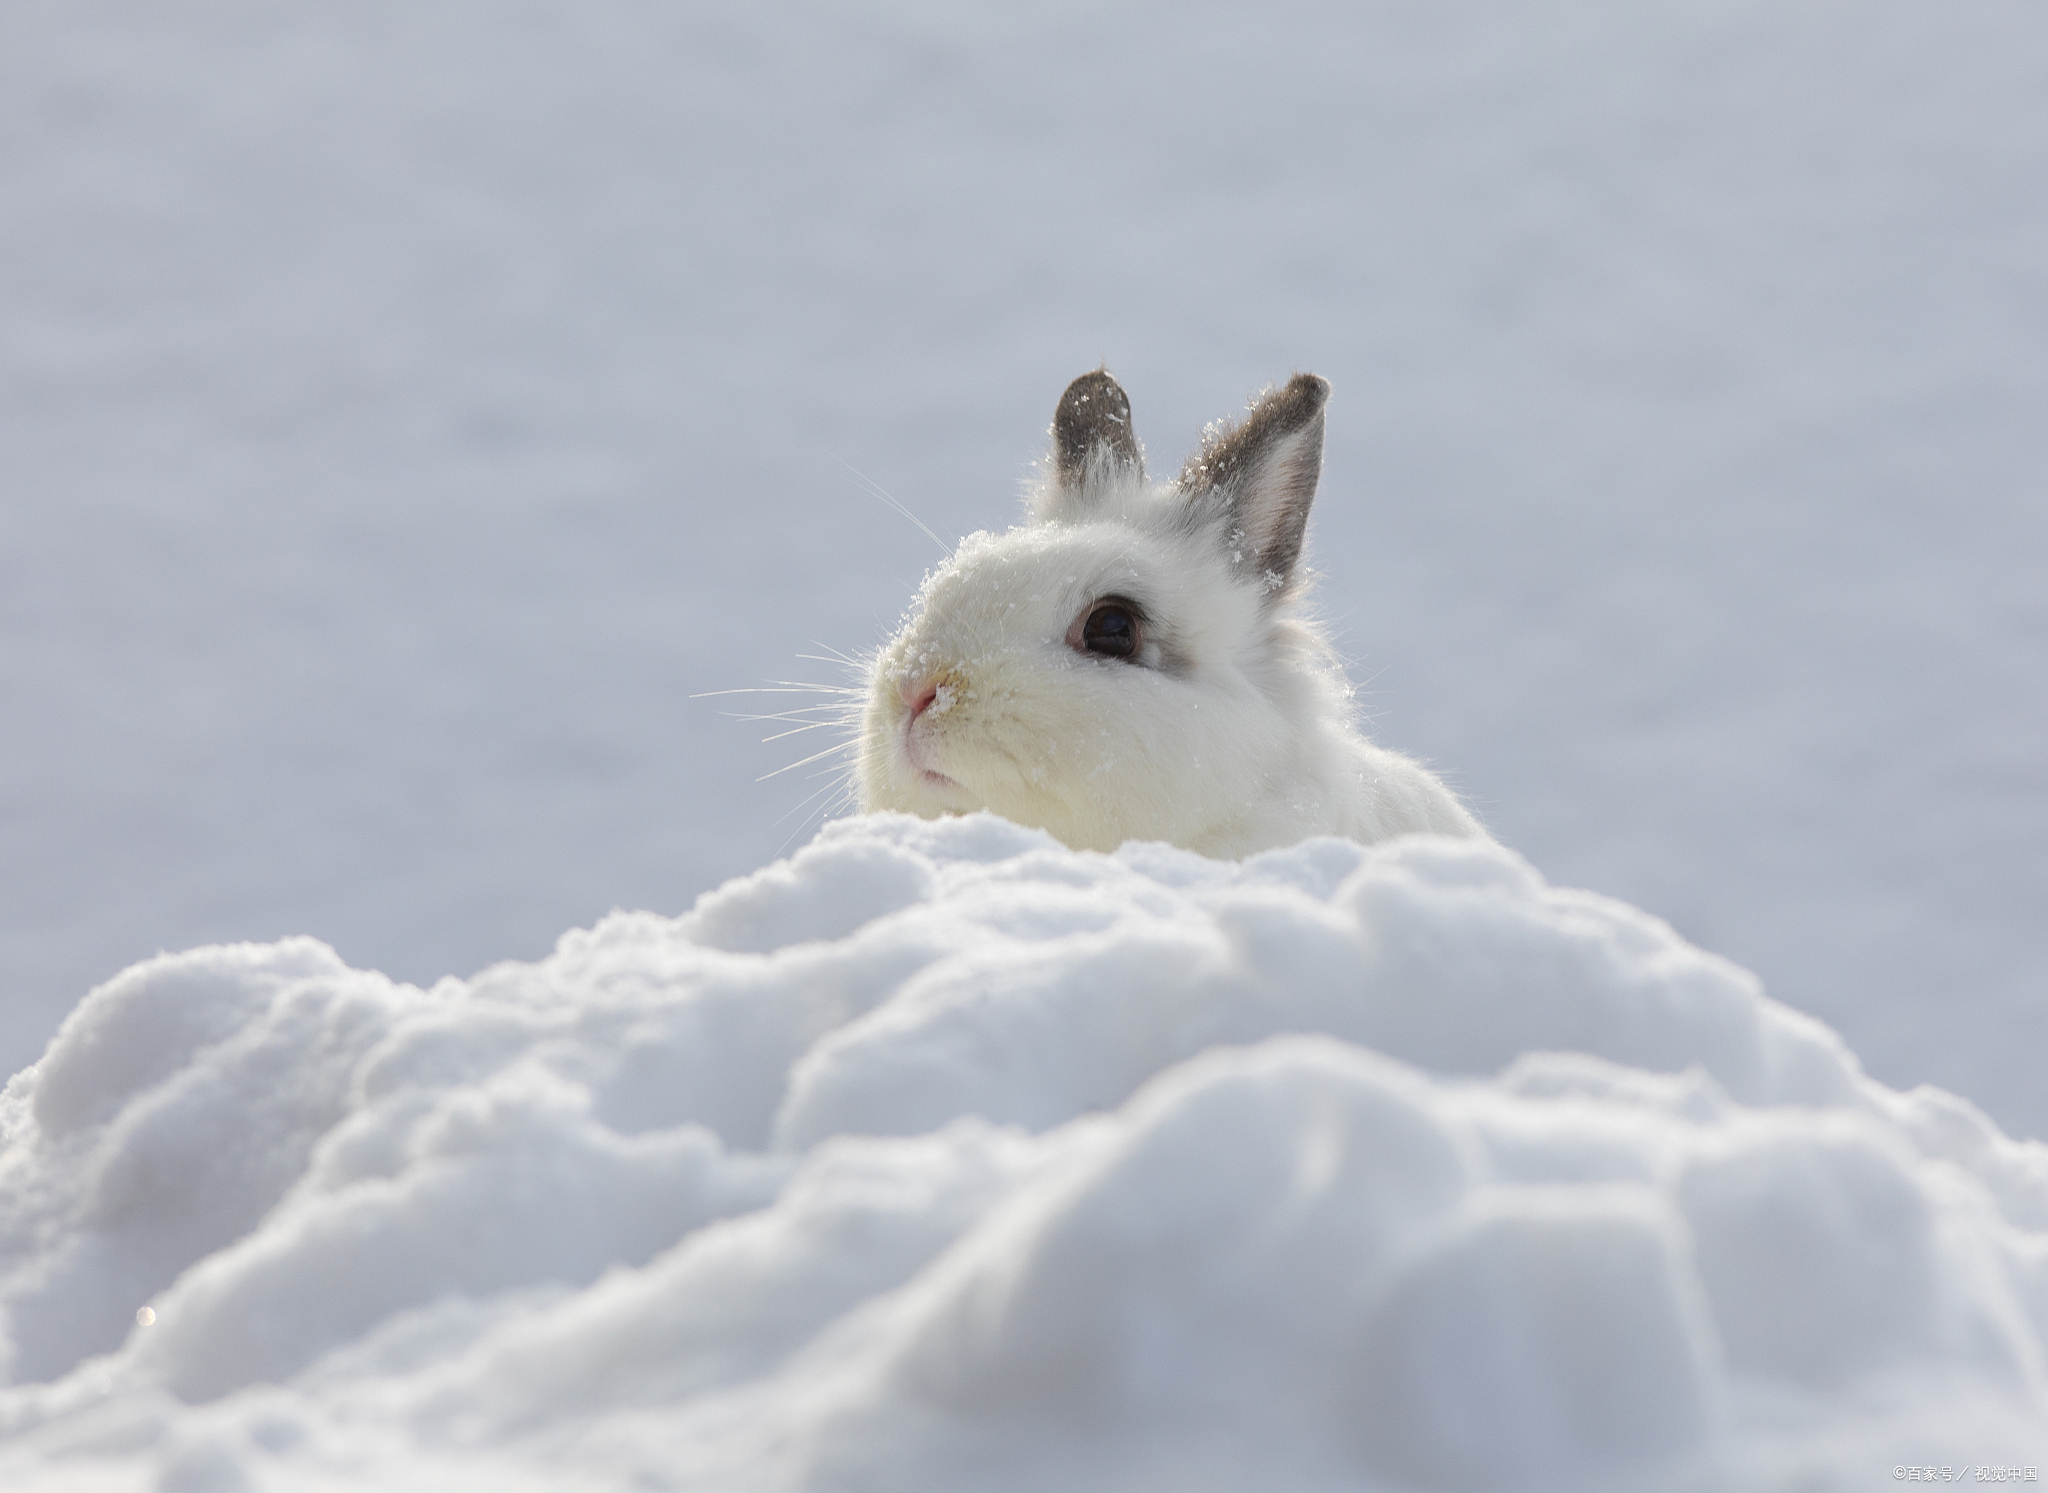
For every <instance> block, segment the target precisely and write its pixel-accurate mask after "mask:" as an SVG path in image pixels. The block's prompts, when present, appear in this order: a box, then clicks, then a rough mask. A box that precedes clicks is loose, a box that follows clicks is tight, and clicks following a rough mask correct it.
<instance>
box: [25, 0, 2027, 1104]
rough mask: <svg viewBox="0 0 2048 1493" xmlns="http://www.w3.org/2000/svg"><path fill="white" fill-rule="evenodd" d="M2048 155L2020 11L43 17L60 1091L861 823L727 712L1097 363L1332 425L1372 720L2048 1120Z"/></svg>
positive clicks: (41, 115)
mask: <svg viewBox="0 0 2048 1493" xmlns="http://www.w3.org/2000/svg"><path fill="white" fill-rule="evenodd" d="M2044 99H2048V7H2043V6H2041V5H2039V4H2032V3H2023V0H1941V3H1938V4H1931V3H1927V0H1853V3H1851V0H1725V3H1716V4H1712V5H1698V4H1680V3H1675V0H1524V3H1517V4H1513V5H1499V4H1478V5H1476V4H1471V3H1456V0H1451V3H1431V4H1422V3H1416V0H1341V3H1340V0H1270V3H1264V4H1259V5H1244V4H1228V5H1226V4H1216V3H1210V0H1176V3H1171V4H1169V3H1165V0H1133V3H1128V4H1109V5H1105V4H1101V3H1097V0H1088V3H1080V0H1035V3H1033V4H1030V5H1013V6H998V5H937V4H932V3H929V0H831V3H824V0H789V3H783V0H773V3H762V4H756V5H746V6H732V5H727V6H715V5H675V4H670V3H665V0H579V3H576V4H557V5H539V4H532V3H526V0H510V3H508V0H435V3H433V4H430V5H421V4H418V3H415V0H350V3H348V4H345V5H312V6H287V5H278V4H274V3H267V0H180V3H179V4H176V5H163V4H160V3H152V0H10V3H8V4H6V5H4V6H0V141H4V142H5V148H4V149H0V473H4V483H5V491H4V498H0V502H4V515H0V713H4V717H0V887H4V888H5V889H6V896H5V897H4V898H0V1075H4V1074H5V1073H7V1072H11V1071H12V1069H13V1068H15V1067H17V1066H20V1065H23V1064H26V1063H29V1062H31V1061H33V1060H34V1059H35V1057H36V1056H37V1054H38V1053H40V1052H41V1051H42V1049H43V1046H44V1044H45V1043H46V1042H47V1040H48V1038H49V1036H50V1034H51V1033H52V1032H54V1031H55V1030H56V1027H57V1024H58V1022H59V1021H60V1020H62V1019H63V1017H64V1016H65V1014H66V1013H67V1012H68V1011H69V1010H70V1009H71V1008H72V1007H73V1006H74V1005H75V1004H76V1003H77V1001H78V999H79V998H80V996H81V995H82V994H83V992H84V991H86V990H87V989H88V988H90V987H91V986H93V985H95V984H98V983H99V982H101V981H103V980H105V979H107V978H109V977H110V976H111V975H113V974H114V973H115V972H116V971H117V970H119V969H121V968H122V967H123V966H125V965H127V964H130V963H132V962H133V961H135V960H137V959H140V958H143V957H146V956H147V955H149V954H152V953H154V952H156V951H157V950H159V949H182V948H189V947H191V946H193V945H195V944H200V943H207V942H214V941H221V940H241V939H272V938H277V937H281V936H283V935H287V934H297V933H312V934H315V935H317V936H319V937H321V938H323V939H325V940H327V941H328V942H330V943H331V944H333V945H334V946H335V947H336V948H337V949H338V950H339V951H340V952H341V953H342V954H343V955H344V956H345V957H346V958H347V959H348V961H349V962H350V963H351V964H355V965H359V966H366V967H368V966H374V967H376V968H380V969H383V970H386V971H388V972H390V973H392V974H393V975H394V976H396V977H398V978H401V979H406V980H411V981H414V982H417V983H423V984H426V983H431V982H432V981H434V980H435V979H437V978H439V977H440V976H441V975H443V974H449V973H454V974H468V973H471V972H473V971H475V970H477V969H479V968H481V967H483V966H484V965H485V964H487V963H489V962H491V961H493V960H497V959H503V958H510V957H517V958H535V957H538V956H539V955H541V954H542V953H544V952H545V951H546V949H547V948H548V946H549V942H550V940H552V939H553V938H554V937H555V935H556V934H557V933H559V932H560V931H561V930H562V929H564V928H568V927H574V926H578V925H581V924H588V923H590V922H592V921H594V920H595V919H597V918H598V917H600V916H602V915H603V914H604V913H605V912H606V911H607V910H608V909H610V908H613V907H626V908H635V907H645V908H653V909H656V910H659V911H663V912H670V913H673V912H679V911H681V910H682V909H684V908H686V907H688V906H689V905H690V904H691V902H692V900H693V899H694V898H695V897H696V895H697V894H698V893H700V892H702V891H703V890H704V889H706V888H708V887H711V886H715V885H717V884H718V883H719V882H721V881H723V880H724V879H726V878H727V877H729V876H733V875H736V874H740V873H742V872H747V871H751V870H753V869H754V868H756V867H759V866H761V865H763V864H765V863H766V862H768V861H770V860H772V859H774V858H776V857H777V856H778V855H781V854H784V853H786V851H787V849H788V848H790V847H793V846H795V845H800V844H802V843H804V841H805V839H807V838H808V831H807V830H805V831H800V832H798V833H797V834H796V835H795V837H794V838H793V839H791V838H787V837H789V836H790V835H791V832H792V831H793V830H796V829H797V828H798V826H799V825H801V824H802V822H803V816H804V814H805V813H807V812H809V811H808V810H807V809H798V808H797V807H796V806H797V805H798V804H799V803H800V802H801V801H802V800H803V799H804V797H805V796H806V795H807V794H809V793H810V792H811V791H812V790H813V789H814V788H817V787H819V786H821V784H820V783H817V782H810V781H805V780H804V778H803V774H802V773H793V774H790V775H787V776H784V777H781V778H776V779H772V780H770V781H768V782H765V783H761V784H758V785H757V784H755V782H754V779H755V778H757V777H758V776H760V775H761V774H763V773H766V772H767V771H769V770H770V769H772V768H776V767H781V766H783V765H784V764H785V763H788V762H791V761H794V760H796V759H797V758H798V757H801V756H804V755H806V753H805V751H803V750H796V749H794V748H795V746H796V742H788V743H783V744H780V745H778V746H775V747H770V748H763V747H762V746H761V745H760V744H759V737H760V736H761V735H762V734H763V732H761V731H760V730H757V729H752V728H748V727H744V726H739V725H736V724H734V723H733V722H731V721H729V720H727V719H724V718H723V717H722V716H721V715H720V713H719V711H720V709H721V708H731V707H732V706H733V704H734V702H732V701H724V702H718V701H697V702H692V701H690V700H689V699H688V698H687V697H688V696H690V695H692V694H694V693H697V692H702V691H711V690H720V689H734V688H741V687H745V686H752V685H758V684H763V683H767V682H770V681H774V680H779V679H791V678H796V679H801V680H811V679H819V680H822V681H824V682H827V683H837V682H841V680H840V676H839V675H838V673H837V672H836V671H835V669H834V666H833V665H831V664H829V663H815V662H810V661H805V660H804V659H802V658H801V657H800V656H801V655H811V654H821V653H825V652H828V651H829V650H835V649H836V650H840V651H844V652H855V651H858V650H860V649H863V648H867V647H871V646H874V645H875V644H878V643H879V642H881V641H882V640H883V639H884V638H886V637H887V636H888V634H889V632H890V631H891V629H892V626H893V623H894V621H895V619H896V617H897V616H898V614H899V613H900V611H901V609H902V607H903V606H904V604H905V603H906V601H907V600H908V598H909V597H910V595H911V593H912V592H913V591H914V589H915V588H916V584H917V581H918V577H919V575H920V573H921V572H922V571H923V570H924V568H925V567H926V566H927V565H929V564H930V563H932V561H933V560H934V558H935V556H936V551H935V550H934V548H933V547H932V545H931V544H930V543H929V542H928V541H927V539H926V538H925V537H924V536H923V535H922V534H920V533H919V532H918V531H917V530H916V529H915V528H914V527H913V526H912V525H911V524H909V523H907V522H904V521H903V520H901V519H900V518H899V517H898V516H896V515H895V514H894V513H892V512H890V511H889V510H888V508H887V507H886V506H885V505H884V504H882V503H881V502H879V501H877V500H875V499H874V498H872V497H871V496H870V495H869V494H868V493H867V492H866V491H865V490H864V487H863V484H862V481H861V479H860V477H857V476H855V475H854V472H852V471H849V467H850V468H853V469H856V470H857V471H858V473H860V474H861V475H862V476H864V477H866V478H869V479H872V480H873V481H874V482H875V483H877V484H879V485H880V486H881V487H883V488H885V489H887V490H888V492H889V493H890V494H892V495H893V496H894V497H895V498H896V499H898V500H900V501H901V502H903V503H904V504H905V505H907V506H908V507H909V508H911V509H912V510H913V511H915V512H916V513H917V514H918V515H919V516H920V517H921V518H922V519H923V520H924V521H925V522H926V523H927V524H929V525H930V526H931V528H932V529H933V530H934V531H935V532H936V533H937V534H938V535H940V536H941V537H942V538H943V539H945V540H946V541H949V542H950V541H951V540H953V539H954V538H955V537H956V536H958V535H960V534H963V533H967V532H969V531H971V530H974V529H978V528H983V527H988V526H1000V525H1002V524H1004V523H1006V522H1008V521H1009V520H1010V519H1011V518H1012V517H1013V516H1014V515H1015V513H1016V502H1015V498H1016V488H1017V484H1018V481H1019V480H1020V478H1021V477H1022V476H1023V474H1024V472H1025V470H1026V468H1027V465H1028V463H1029V462H1030V461H1031V460H1032V458H1033V457H1035V456H1036V455H1037V454H1038V452H1039V450H1040V449H1041V447H1042V444H1043V442H1044V439H1045V432H1046V426H1047V422H1048V421H1049V420H1050V418H1051V414H1052V408H1053V403H1054V400H1055V399H1056V398H1057V397H1058V394H1059V391H1060V389H1061V388H1062V387H1063V386H1064V385H1065V383H1066V382H1067V380H1068V379H1070V378H1072V377H1073V376H1074V375H1075V374H1077V373H1079V372H1081V371H1082V370H1084V369H1087V368H1091V367H1094V366H1095V365H1096V364H1097V363H1098V361H1100V360H1103V359H1107V360H1108V362H1109V365H1110V367H1111V368H1112V369H1113V370H1114V371H1115V373H1116V374H1117V375H1118V376H1119V377H1120V378H1121V379H1122V381H1123V383H1124V385H1125V387H1126V388H1127V389H1128V390H1129V391H1130V394H1131V397H1132V399H1133V401H1134V404H1135V409H1136V418H1137V422H1138V428H1139V430H1140V432H1141V433H1142V434H1143V435H1144V436H1145V438H1146V440H1147V441H1148V442H1149V443H1150V447H1151V452H1152V455H1153V460H1154V464H1155V466H1157V465H1160V464H1162V463H1170V462H1171V461H1172V460H1174V459H1176V458H1178V456H1179V455H1180V454H1181V453H1182V452H1184V451H1185V450H1187V449H1188V448H1189V447H1190V446H1191V445H1192V444H1193V442H1194V440H1195V437H1196V435H1197V433H1198V432H1199V430H1200V429H1201V427H1202V425H1203V424H1204V423H1205V422H1207V421H1210V420H1213V419H1215V418H1217V417H1218V416H1221V415H1224V414H1226V413H1228V412H1230V411H1231V410H1233V409H1234V408H1236V407H1238V404H1239V401H1241V400H1242V399H1243V398H1244V397H1245V396H1246V395H1247V394H1249V393H1250V392H1251V391H1253V390H1255V389H1257V388H1259V387H1261V386H1262V385H1264V384H1266V383H1267V382H1269V381H1271V380H1275V379H1281V378H1285V377H1286V376H1287V375H1288V374H1289V373H1290V372H1291V371H1293V370H1295V369H1305V370H1312V371H1314V372H1317V373H1321V374H1323V375H1325V376H1327V377H1328V378H1330V379H1331V380H1332V382H1333V384H1334V387H1335V394H1334V397H1333V401H1332V404H1331V412H1330V426H1329V447H1328V467H1327V473H1326V477H1325V481H1324V487H1323V493H1322V496H1321V498H1320V499H1319V500H1318V503H1317V509H1316V513H1315V516H1314V521H1313V524H1312V527H1311V535H1310V539H1311V553H1310V559H1311V561H1312V562H1313V564H1314V565H1315V566H1316V568H1317V569H1318V570H1320V571H1321V572H1322V573H1323V576H1324V579H1323V580H1322V582H1321V583H1320V590H1319V595H1320V598H1321V605H1322V609H1323V611H1324V612H1325V614H1326V615H1327V616H1328V617H1329V618H1330V619H1331V620H1332V621H1333V622H1334V623H1335V625H1336V626H1337V628H1338V631H1339V638H1340V642H1341V645H1342V647H1343V648H1344V649H1345V651H1346V653H1347V654H1348V655H1349V656H1350V657H1351V658H1352V659H1353V660H1354V663H1353V669H1352V673H1353V677H1354V678H1355V679H1356V680H1357V681H1358V682H1359V683H1360V685H1361V686H1362V687H1363V688H1364V689H1365V690H1366V691H1367V694H1366V695H1365V696H1364V700H1363V703H1364V704H1365V706H1366V708H1367V710H1368V711H1369V712H1370V714H1371V715H1372V716H1373V727H1372V729H1373V732H1374V734H1375V735H1376V737H1378V739H1380V740H1382V741H1383V742H1385V743H1386V744H1387V745H1389V746H1392V747H1395V748H1398V749H1402V750H1406V751H1410V752H1413V753H1416V754H1419V755H1421V756H1423V757H1425V758H1428V759H1429V760H1430V761H1431V762H1432V763H1433V764H1434V765H1435V766H1437V767H1438V768H1439V769H1440V770H1442V771H1444V772H1446V773H1447V774H1449V775H1450V777H1451V778H1452V779H1453V781H1454V782H1455V783H1456V785H1457V786H1459V787H1460V788H1461V789H1463V790H1464V791H1466V792H1467V793H1468V794H1469V795H1470V797H1471V798H1472V800H1473V802H1474V804H1475V807H1477V809H1478V810H1479V812H1480V814H1481V815H1482V817H1483V818H1484V819H1485V820H1486V821H1487V823H1488V825H1489V826H1490V827H1491V828H1492V829H1493V830H1494V831H1495V832H1496V833H1497V834H1498V835H1499V836H1500V837H1501V838H1502V839H1503V840H1505V841H1506V842H1507V843H1509V844H1511V845H1513V846H1515V847H1516V848H1517V849H1519V850H1520V851H1522V852H1523V853H1524V854H1526V855H1528V856H1529V857H1530V859H1532V860H1533V861H1534V862H1535V863H1536V864H1537V865H1539V866H1540V867H1542V868H1543V869H1544V871H1545V873H1546V874H1548V875H1550V876H1552V877H1554V878H1555V879H1557V880H1560V881H1564V882H1569V883H1572V884H1576V885H1586V886H1592V887H1596V888H1598V889H1600V890H1602V891H1604V892H1608V893H1611V894H1613V895H1616V896H1620V897H1624V898H1626V899H1627V900H1629V901H1630V902H1633V903H1635V904H1637V905H1639V906H1642V907H1644V908H1647V909H1649V910H1650V911H1652V912H1655V913H1657V914H1659V915H1661V916H1664V917H1666V918H1668V919H1670V920H1671V921H1672V922H1673V923H1674V925H1675V926H1677V927H1678V928H1679V929H1680V930H1681V931H1682V932H1683V933H1685V934H1686V936H1688V937H1689V938H1691V939H1692V940H1694V941H1695V942H1697V943H1700V944H1702V945H1703V946H1705V947H1708V948H1712V949H1714V950H1716V951H1718V952H1721V953H1725V954H1727V955H1729V956H1730V957H1732V958H1735V959H1737V960H1739V961H1740V962H1741V963H1743V964H1745V965H1747V966H1749V967H1750V968H1752V969H1754V970H1756V971H1757V972H1758V974H1759V975H1760V976H1761V977H1762V979H1763V980H1764V981H1765V983H1766V985H1767V986H1768V988H1769V989H1770V990H1771V992H1772V993H1773V994H1774V995H1775V996H1777V997H1779V998H1780V999H1783V1000H1786V1001H1788V1002H1789V1003H1791V1004H1793V1005H1796V1006H1799V1007H1800V1008H1802V1009H1805V1010H1808V1011H1811V1012H1813V1013H1815V1014H1817V1015H1819V1016H1820V1017H1822V1018H1823V1019H1824V1020H1826V1021H1827V1022H1828V1023H1829V1024H1830V1025H1831V1026H1834V1027H1835V1028H1836V1029H1838V1030H1839V1031H1841V1032H1842V1033H1843V1034H1844V1035H1845V1037H1846V1038H1847V1039H1848V1040H1849V1042H1850V1043H1851V1045H1852V1046H1853V1047H1854V1048H1855V1049H1856V1050H1857V1051H1858V1052H1859V1053H1860V1054H1861V1055H1862V1056H1863V1057H1864V1059H1865V1060H1866V1061H1867V1062H1868V1063H1869V1065H1870V1068H1871V1071H1872V1072H1873V1073H1874V1074H1876V1075H1878V1076H1880V1077H1883V1078H1885V1079H1886V1080H1887V1081H1889V1082H1892V1083H1894V1084H1899V1085H1910V1084H1912V1083H1914V1082H1918V1081H1920V1080H1922V1079H1928V1080H1933V1081H1936V1082H1939V1083H1941V1084H1942V1085H1943V1086H1945V1087H1949V1088H1952V1089H1956V1090H1958V1091H1960V1092H1963V1093H1966V1094H1968V1095H1969V1096H1970V1097H1971V1098H1972V1099H1976V1100H1979V1101H1981V1102H1982V1103H1983V1104H1984V1105H1985V1106H1986V1107H1987V1108H1988V1109H1989V1110H1990V1111H1991V1112H1992V1113H1993V1114H1994V1115H1996V1116H1997V1117H1999V1118H2000V1119H2001V1121H2002V1122H2003V1123H2004V1124H2005V1125H2006V1127H2007V1128H2008V1129H2013V1130H2017V1131H2023V1132H2030V1133H2039V1134H2043V1135H2048V1086H2044V1084H2043V1083H2042V1054H2043V1053H2044V1051H2048V1000H2044V999H2043V994H2044V990H2048V936H2044V934H2043V919H2042V916H2041V909H2042V906H2043V902H2044V892H2043V872H2042V866H2043V864H2044V861H2048V754H2044V753H2043V752H2042V750H2041V743H2042V742H2043V741H2044V740H2048V703H2044V701H2048V647H2044V639H2048V587H2044V586H2043V585H2042V582H2041V577H2042V576H2043V575H2044V574H2048V503H2044V502H2043V501H2042V494H2043V493H2044V492H2048V421H2044V420H2043V418H2042V411H2043V410H2044V409H2048V359H2044V358H2043V357H2042V355H2041V349H2042V346H2043V337H2044V326H2048V322H2044V316H2048V310H2044V308H2048V252H2044V248H2043V246H2044V244H2048V192H2044V191H2043V190H2042V183H2043V182H2044V181H2048V107H2044V105H2043V100H2044ZM842 461H843V462H844V463H845V464H844V465H842V464H841V463H842ZM820 645H822V646H820ZM764 698H769V699H771V700H776V701H777V702H778V703H780V697H764ZM740 703H741V705H744V704H745V702H740ZM807 739H815V736H814V737H813V738H807ZM785 814H787V815H788V817H787V818H783V817H782V816H784V815H785ZM778 819H781V822H780V823H778V822H777V821H778Z"/></svg>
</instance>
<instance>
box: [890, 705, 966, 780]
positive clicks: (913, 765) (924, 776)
mask: <svg viewBox="0 0 2048 1493" xmlns="http://www.w3.org/2000/svg"><path fill="white" fill-rule="evenodd" d="M903 759H904V761H906V762H908V763H909V764H910V770H911V771H912V772H913V773H915V774H916V775H917V779H918V781H919V782H921V783H923V784H924V786H925V787H927V788H954V789H957V788H958V787H959V786H960V785H959V784H958V783H957V782H955V781H954V780H953V779H951V778H949V777H947V776H946V775H945V774H944V773H942V772H940V771H938V770H937V769H936V768H931V767H927V766H925V760H924V759H925V751H924V749H923V748H922V747H921V746H920V744H919V742H918V738H917V718H916V717H915V716H912V717H911V718H910V719H909V720H907V721H905V722H904V723H903Z"/></svg>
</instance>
